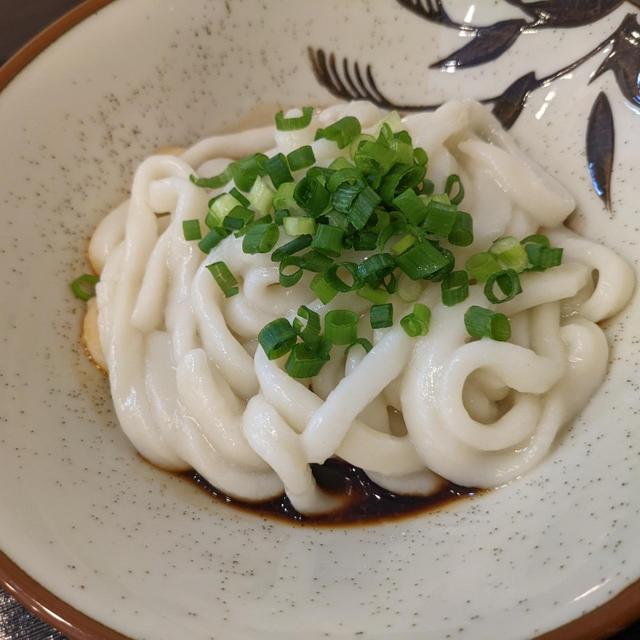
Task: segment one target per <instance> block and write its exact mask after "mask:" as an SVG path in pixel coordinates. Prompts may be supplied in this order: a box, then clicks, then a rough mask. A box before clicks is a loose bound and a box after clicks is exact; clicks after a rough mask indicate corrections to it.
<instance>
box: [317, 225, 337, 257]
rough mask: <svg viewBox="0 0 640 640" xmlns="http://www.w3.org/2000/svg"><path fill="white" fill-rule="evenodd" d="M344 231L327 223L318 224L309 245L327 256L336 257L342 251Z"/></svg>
mask: <svg viewBox="0 0 640 640" xmlns="http://www.w3.org/2000/svg"><path fill="white" fill-rule="evenodd" d="M343 237H344V231H343V230H342V229H340V228H339V227H334V226H332V225H329V224H319V225H318V228H317V230H316V234H315V235H314V236H313V240H312V241H311V247H312V248H313V249H317V250H318V251H322V252H323V253H326V254H327V255H329V256H334V257H337V256H339V255H340V254H341V253H342V238H343Z"/></svg>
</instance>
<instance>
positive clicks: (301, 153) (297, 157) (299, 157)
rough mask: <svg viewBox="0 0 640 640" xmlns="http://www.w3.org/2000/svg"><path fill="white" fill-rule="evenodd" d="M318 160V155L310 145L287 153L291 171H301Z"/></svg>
mask: <svg viewBox="0 0 640 640" xmlns="http://www.w3.org/2000/svg"><path fill="white" fill-rule="evenodd" d="M315 161H316V156H315V154H314V153H313V149H312V148H311V146H310V145H308V144H307V145H304V146H303V147H299V148H298V149H294V150H293V151H292V152H291V153H288V154H287V162H288V163H289V168H290V169H291V171H299V170H300V169H306V168H307V167H311V166H312V165H313V164H314V163H315Z"/></svg>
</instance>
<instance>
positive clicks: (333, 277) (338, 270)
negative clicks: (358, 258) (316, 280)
mask: <svg viewBox="0 0 640 640" xmlns="http://www.w3.org/2000/svg"><path fill="white" fill-rule="evenodd" d="M341 275H342V276H343V277H341ZM324 279H325V280H326V281H327V283H328V284H329V285H330V286H331V287H333V288H334V289H335V290H336V291H339V292H340V293H347V292H349V291H355V290H356V289H359V288H360V287H361V286H362V280H361V279H360V275H359V274H358V265H357V264H355V262H334V263H333V264H332V265H331V266H330V267H329V268H328V269H327V270H326V271H325V274H324Z"/></svg>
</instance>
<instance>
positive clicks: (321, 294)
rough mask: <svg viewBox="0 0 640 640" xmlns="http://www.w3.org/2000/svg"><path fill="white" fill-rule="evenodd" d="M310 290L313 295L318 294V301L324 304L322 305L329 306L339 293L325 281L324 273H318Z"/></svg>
mask: <svg viewBox="0 0 640 640" xmlns="http://www.w3.org/2000/svg"><path fill="white" fill-rule="evenodd" d="M309 288H310V289H311V291H313V293H315V294H316V296H317V297H318V300H320V302H322V304H329V302H331V301H332V300H333V299H334V298H335V297H336V295H338V292H337V291H336V289H334V288H333V287H332V286H331V285H330V284H329V283H328V282H327V280H326V279H325V277H324V273H318V274H316V275H315V276H314V277H313V280H312V281H311V284H310V285H309Z"/></svg>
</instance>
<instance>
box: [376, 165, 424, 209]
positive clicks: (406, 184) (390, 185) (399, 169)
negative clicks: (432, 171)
mask: <svg viewBox="0 0 640 640" xmlns="http://www.w3.org/2000/svg"><path fill="white" fill-rule="evenodd" d="M426 171H427V169H426V167H425V166H423V165H419V164H400V163H399V164H396V165H395V166H394V167H393V168H392V169H391V171H389V173H387V174H386V175H385V176H384V178H382V182H381V183H380V189H379V190H378V191H379V193H380V196H381V198H382V200H383V201H384V202H386V203H387V204H391V203H392V202H393V200H394V198H395V197H396V196H397V195H398V194H400V193H403V192H404V191H405V190H406V189H411V190H413V188H414V187H416V186H418V184H419V183H420V182H422V180H423V178H424V175H425V173H426Z"/></svg>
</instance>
